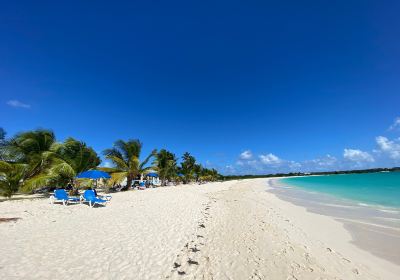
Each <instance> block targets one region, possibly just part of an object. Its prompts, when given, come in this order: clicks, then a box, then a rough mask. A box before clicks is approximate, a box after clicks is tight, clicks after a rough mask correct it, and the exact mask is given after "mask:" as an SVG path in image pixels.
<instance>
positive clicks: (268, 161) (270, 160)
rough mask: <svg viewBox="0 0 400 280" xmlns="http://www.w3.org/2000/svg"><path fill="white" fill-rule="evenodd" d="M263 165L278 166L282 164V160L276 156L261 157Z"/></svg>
mask: <svg viewBox="0 0 400 280" xmlns="http://www.w3.org/2000/svg"><path fill="white" fill-rule="evenodd" d="M259 158H260V161H261V163H263V164H265V165H277V164H280V163H281V162H282V160H281V159H280V158H279V157H277V156H276V155H274V154H271V153H269V154H267V155H260V156H259Z"/></svg>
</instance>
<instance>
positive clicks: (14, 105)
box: [7, 100, 31, 109]
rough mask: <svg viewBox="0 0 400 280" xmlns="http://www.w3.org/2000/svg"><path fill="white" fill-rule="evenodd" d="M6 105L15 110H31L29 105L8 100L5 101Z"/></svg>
mask: <svg viewBox="0 0 400 280" xmlns="http://www.w3.org/2000/svg"><path fill="white" fill-rule="evenodd" d="M7 105H8V106H11V107H16V108H24V109H29V108H31V105H29V104H25V103H22V102H21V101H18V100H9V101H7Z"/></svg>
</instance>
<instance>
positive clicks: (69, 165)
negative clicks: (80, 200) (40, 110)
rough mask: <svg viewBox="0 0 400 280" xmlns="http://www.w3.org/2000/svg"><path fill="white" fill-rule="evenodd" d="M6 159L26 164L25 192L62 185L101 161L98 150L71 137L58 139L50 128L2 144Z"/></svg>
mask: <svg viewBox="0 0 400 280" xmlns="http://www.w3.org/2000/svg"><path fill="white" fill-rule="evenodd" d="M2 151H5V154H6V155H12V157H8V158H7V160H6V162H9V163H20V164H25V165H26V170H25V174H24V179H25V181H24V184H22V185H21V186H20V187H21V188H22V190H23V191H32V190H33V189H35V188H38V187H42V186H45V185H48V184H55V185H63V184H66V183H67V182H68V181H70V180H71V179H72V178H74V177H75V176H76V174H77V173H78V172H81V171H84V170H87V169H90V168H93V167H96V166H97V165H98V164H99V163H100V159H99V158H98V157H97V154H96V152H95V151H94V150H93V149H92V148H90V147H87V146H86V144H85V143H83V142H79V141H77V140H75V139H73V138H68V139H67V140H66V141H65V142H64V143H58V142H56V138H55V135H54V133H53V132H52V131H50V130H44V129H38V130H34V131H28V132H23V133H19V134H17V135H16V136H15V137H13V138H12V139H11V140H9V141H7V144H6V145H5V146H4V147H2Z"/></svg>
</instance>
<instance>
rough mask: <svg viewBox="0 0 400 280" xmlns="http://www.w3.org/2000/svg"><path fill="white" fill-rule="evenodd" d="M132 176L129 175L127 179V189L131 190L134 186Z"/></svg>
mask: <svg viewBox="0 0 400 280" xmlns="http://www.w3.org/2000/svg"><path fill="white" fill-rule="evenodd" d="M132 181H133V180H132V176H130V175H128V176H127V177H126V189H127V190H129V189H130V188H131V186H132Z"/></svg>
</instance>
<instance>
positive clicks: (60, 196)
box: [50, 189, 79, 205]
mask: <svg viewBox="0 0 400 280" xmlns="http://www.w3.org/2000/svg"><path fill="white" fill-rule="evenodd" d="M50 201H51V204H54V202H62V203H63V204H64V205H68V202H79V198H77V197H70V196H68V194H67V192H66V191H65V190H64V189H58V190H55V191H54V194H53V195H52V196H50Z"/></svg>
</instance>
